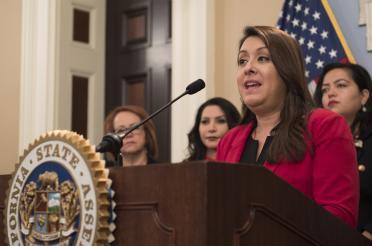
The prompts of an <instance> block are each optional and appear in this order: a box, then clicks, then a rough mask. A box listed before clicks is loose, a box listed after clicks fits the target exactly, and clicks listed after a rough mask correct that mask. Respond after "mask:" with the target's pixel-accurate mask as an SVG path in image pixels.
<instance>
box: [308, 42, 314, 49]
mask: <svg viewBox="0 0 372 246" xmlns="http://www.w3.org/2000/svg"><path fill="white" fill-rule="evenodd" d="M307 48H308V49H309V50H311V49H312V48H314V42H313V41H311V40H310V41H309V42H307Z"/></svg>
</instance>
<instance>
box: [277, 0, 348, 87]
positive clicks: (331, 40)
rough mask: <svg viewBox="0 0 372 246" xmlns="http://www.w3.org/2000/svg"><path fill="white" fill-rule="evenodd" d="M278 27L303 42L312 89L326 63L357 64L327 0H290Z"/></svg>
mask: <svg viewBox="0 0 372 246" xmlns="http://www.w3.org/2000/svg"><path fill="white" fill-rule="evenodd" d="M278 28H280V29H282V30H284V31H286V32H287V33H288V34H290V35H291V36H292V37H293V38H295V39H297V41H298V43H299V44H300V46H301V48H302V51H303V54H304V58H305V69H306V74H305V75H306V78H307V79H308V82H309V89H310V91H311V92H313V91H314V89H315V86H316V80H317V78H318V76H319V74H320V72H321V71H322V69H323V67H324V66H325V65H326V64H328V63H332V62H353V63H355V60H354V57H353V55H352V53H351V51H350V49H349V47H348V45H347V43H346V40H345V38H344V36H343V34H342V32H341V29H340V27H339V25H338V23H337V20H336V18H335V16H334V15H333V12H332V9H331V7H330V5H329V3H328V1H327V0H286V1H285V2H284V5H283V8H282V11H281V13H280V17H279V20H278Z"/></svg>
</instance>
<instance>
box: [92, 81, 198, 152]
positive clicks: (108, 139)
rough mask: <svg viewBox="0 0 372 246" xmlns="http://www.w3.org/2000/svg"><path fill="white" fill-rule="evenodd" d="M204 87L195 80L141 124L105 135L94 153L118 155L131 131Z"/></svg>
mask: <svg viewBox="0 0 372 246" xmlns="http://www.w3.org/2000/svg"><path fill="white" fill-rule="evenodd" d="M204 87H205V83H204V81H203V80H202V79H198V80H195V81H194V82H192V83H191V84H189V85H188V86H187V87H186V90H185V92H184V93H182V94H181V95H179V96H178V97H176V98H175V99H173V100H172V101H170V102H168V103H167V104H166V105H164V106H163V107H161V108H160V109H158V110H157V111H156V112H154V113H153V114H151V115H149V116H148V117H147V118H146V119H144V120H142V121H141V122H139V123H137V124H135V125H134V126H132V127H131V128H129V129H127V130H125V131H121V132H118V133H108V134H106V135H105V136H104V137H103V138H102V140H101V142H100V143H99V144H98V145H97V147H96V152H101V153H104V152H112V153H114V154H115V153H119V151H120V149H121V146H122V145H123V139H124V138H125V137H126V136H127V135H128V134H130V133H131V132H132V131H134V130H135V129H137V128H138V127H140V126H142V125H143V124H145V123H146V122H147V121H149V120H150V119H152V118H154V117H155V116H156V115H158V114H159V113H160V112H162V111H163V110H164V109H166V108H168V107H169V106H170V105H172V104H173V103H174V102H176V101H177V100H178V99H180V98H181V97H183V96H184V95H187V94H188V95H192V94H195V93H197V92H198V91H200V90H202V89H203V88H204Z"/></svg>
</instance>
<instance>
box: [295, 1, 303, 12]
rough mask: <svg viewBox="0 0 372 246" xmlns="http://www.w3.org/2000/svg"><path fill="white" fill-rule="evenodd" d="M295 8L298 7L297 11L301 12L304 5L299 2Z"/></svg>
mask: <svg viewBox="0 0 372 246" xmlns="http://www.w3.org/2000/svg"><path fill="white" fill-rule="evenodd" d="M295 9H296V12H300V11H301V10H302V5H301V4H299V3H298V4H297V5H296V7H295Z"/></svg>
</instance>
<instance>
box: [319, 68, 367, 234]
mask: <svg viewBox="0 0 372 246" xmlns="http://www.w3.org/2000/svg"><path fill="white" fill-rule="evenodd" d="M371 93H372V82H371V76H370V75H369V73H368V71H367V70H366V69H365V68H363V67H362V66H360V65H358V64H351V63H332V64H329V65H327V66H325V67H324V69H323V71H322V73H321V75H320V77H319V81H318V84H317V87H316V90H315V94H314V99H315V102H316V104H317V105H318V106H319V107H322V108H326V109H329V110H332V111H334V112H336V113H339V114H341V115H342V116H343V117H344V118H345V119H346V121H347V122H348V124H349V126H350V129H351V131H352V133H353V137H354V145H355V148H356V151H357V158H358V170H359V178H360V201H359V218H358V227H357V228H358V230H359V231H360V232H362V234H363V235H364V236H366V237H367V238H368V239H369V240H372V154H371V151H370V150H372V100H371Z"/></svg>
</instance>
